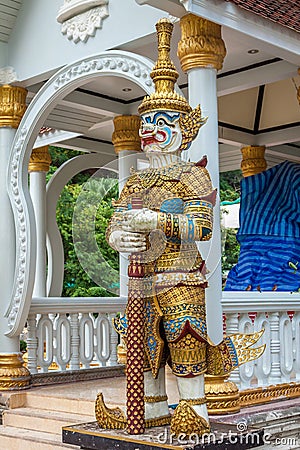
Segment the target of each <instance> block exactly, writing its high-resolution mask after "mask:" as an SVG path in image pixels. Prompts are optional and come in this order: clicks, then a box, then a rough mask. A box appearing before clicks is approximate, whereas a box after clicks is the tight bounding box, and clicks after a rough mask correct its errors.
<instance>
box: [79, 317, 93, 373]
mask: <svg viewBox="0 0 300 450" xmlns="http://www.w3.org/2000/svg"><path fill="white" fill-rule="evenodd" d="M79 336H80V345H79V355H80V361H81V362H82V364H83V367H84V368H85V369H89V368H90V365H91V362H92V360H93V357H94V321H93V319H92V317H91V315H90V314H87V313H84V314H82V316H81V318H80V321H79Z"/></svg>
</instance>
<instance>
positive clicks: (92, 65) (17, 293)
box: [5, 50, 153, 336]
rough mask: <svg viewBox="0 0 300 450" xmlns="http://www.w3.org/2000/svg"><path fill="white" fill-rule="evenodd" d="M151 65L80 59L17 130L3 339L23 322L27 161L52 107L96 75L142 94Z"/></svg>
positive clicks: (109, 56) (30, 228) (115, 57)
mask: <svg viewBox="0 0 300 450" xmlns="http://www.w3.org/2000/svg"><path fill="white" fill-rule="evenodd" d="M152 66H153V62H152V61H150V60H148V59H147V58H143V57H141V56H139V55H133V54H131V53H128V52H123V51H119V50H112V51H108V52H104V53H101V54H99V55H96V56H92V57H90V58H85V59H84V60H80V61H78V62H75V63H73V64H71V65H69V66H66V67H64V68H63V69H61V70H60V71H59V72H57V73H56V74H55V75H54V76H53V77H52V78H51V79H50V80H49V81H48V82H47V83H46V84H45V85H44V86H43V88H42V89H41V90H40V91H39V92H38V93H37V94H36V96H35V97H34V98H33V100H32V102H31V103H30V105H29V106H28V108H27V110H26V112H25V114H24V117H23V119H22V121H21V123H20V126H19V128H18V130H17V133H16V136H15V139H14V142H13V145H12V149H11V156H10V161H9V164H8V178H7V184H8V192H9V197H10V201H11V206H12V210H13V214H14V218H15V223H16V271H15V280H14V286H13V292H12V297H11V300H10V304H9V307H8V310H7V313H6V317H7V321H8V329H7V330H5V333H6V335H8V336H14V335H18V334H20V332H21V331H22V328H23V325H24V323H25V321H26V319H27V316H28V312H29V308H30V304H31V297H32V291H33V284H34V277H35V273H34V272H35V257H36V256H35V253H36V248H35V219H34V212H33V207H32V202H31V198H30V195H29V189H28V162H29V158H30V154H31V150H32V148H33V147H34V142H35V140H36V137H37V135H38V133H39V130H40V128H41V127H42V126H43V124H44V122H45V119H46V118H47V117H48V115H49V113H50V111H51V110H52V109H53V108H54V107H55V105H56V104H57V103H58V102H59V101H60V100H61V99H63V98H64V97H65V96H66V95H67V94H69V93H70V92H72V91H73V90H74V89H76V88H77V87H79V86H81V85H82V84H84V83H86V82H87V81H90V80H92V79H94V78H98V77H100V76H118V77H123V78H126V79H129V80H131V81H133V82H134V83H136V84H137V85H138V86H140V87H141V88H142V89H143V90H144V91H145V93H147V94H150V93H151V92H153V84H152V80H151V78H150V72H151V70H152Z"/></svg>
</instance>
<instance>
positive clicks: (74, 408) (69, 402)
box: [24, 392, 96, 416]
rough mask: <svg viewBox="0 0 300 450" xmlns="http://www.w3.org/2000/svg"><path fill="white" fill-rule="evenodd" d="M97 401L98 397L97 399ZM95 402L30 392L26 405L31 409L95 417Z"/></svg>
mask: <svg viewBox="0 0 300 450" xmlns="http://www.w3.org/2000/svg"><path fill="white" fill-rule="evenodd" d="M95 400H96V397H95ZM95 400H84V399H82V398H63V397H59V398H58V397H54V396H51V395H49V396H47V395H41V394H40V393H36V394H34V393H32V392H28V393H27V395H26V401H25V405H24V406H27V407H30V408H37V409H39V408H43V409H45V410H48V411H61V412H66V413H69V412H70V413H72V414H82V415H88V416H94V413H95Z"/></svg>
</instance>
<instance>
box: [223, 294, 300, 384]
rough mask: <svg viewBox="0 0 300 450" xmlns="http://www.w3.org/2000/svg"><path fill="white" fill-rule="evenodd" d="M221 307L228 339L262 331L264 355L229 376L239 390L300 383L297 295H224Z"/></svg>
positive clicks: (299, 299) (299, 295)
mask: <svg viewBox="0 0 300 450" xmlns="http://www.w3.org/2000/svg"><path fill="white" fill-rule="evenodd" d="M222 306H223V312H224V315H225V317H226V334H227V335H230V334H235V333H252V332H253V331H259V330H261V329H262V328H263V329H264V330H265V332H264V334H263V336H262V337H261V339H260V341H259V342H258V343H257V344H256V346H257V345H262V344H266V350H265V352H264V354H263V355H262V356H261V357H260V358H259V359H258V360H256V361H252V362H250V363H247V364H245V365H243V366H241V367H240V368H239V369H236V370H235V371H233V372H232V374H231V377H230V379H231V380H232V381H234V382H235V383H236V384H237V385H238V387H239V388H240V390H245V389H250V388H255V387H266V386H271V385H276V384H283V383H290V382H299V381H300V352H299V348H300V294H298V293H289V292H223V299H222Z"/></svg>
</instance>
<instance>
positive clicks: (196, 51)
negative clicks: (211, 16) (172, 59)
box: [177, 14, 226, 72]
mask: <svg viewBox="0 0 300 450" xmlns="http://www.w3.org/2000/svg"><path fill="white" fill-rule="evenodd" d="M180 26H181V40H180V41H179V43H178V51H177V54H178V57H179V59H180V63H181V67H182V70H183V71H184V72H187V71H188V70H190V69H193V68H199V67H212V68H214V69H216V70H220V69H222V66H223V61H224V58H225V56H226V47H225V44H224V41H223V39H222V35H221V26H220V25H218V24H216V23H213V22H210V21H209V20H206V19H203V18H202V17H198V16H195V15H194V14H187V15H186V16H183V17H182V18H181V20H180Z"/></svg>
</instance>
